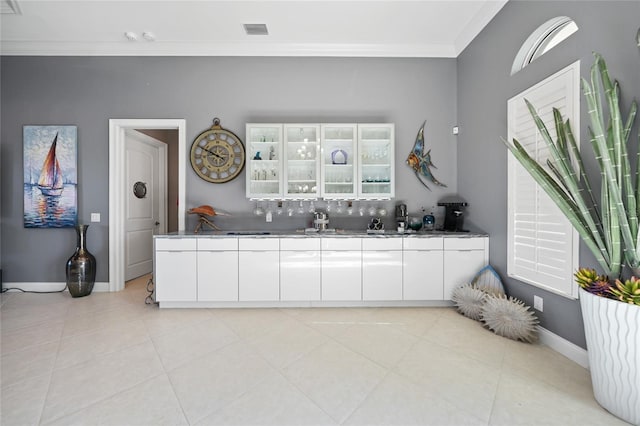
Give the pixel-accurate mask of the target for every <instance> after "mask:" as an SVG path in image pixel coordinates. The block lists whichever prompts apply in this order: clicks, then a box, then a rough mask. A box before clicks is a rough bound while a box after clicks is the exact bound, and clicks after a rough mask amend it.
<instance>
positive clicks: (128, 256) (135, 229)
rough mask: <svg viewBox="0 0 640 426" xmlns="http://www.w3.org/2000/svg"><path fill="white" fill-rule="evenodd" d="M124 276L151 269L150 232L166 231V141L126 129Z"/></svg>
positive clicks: (134, 276) (137, 274)
mask: <svg viewBox="0 0 640 426" xmlns="http://www.w3.org/2000/svg"><path fill="white" fill-rule="evenodd" d="M125 138H126V142H125V144H126V148H125V160H126V178H125V182H126V188H125V191H126V192H125V193H126V197H125V212H126V221H125V256H124V257H125V280H126V281H128V280H131V279H134V278H137V277H139V276H142V275H145V274H148V273H150V272H151V271H152V270H153V235H154V234H157V233H166V211H167V207H166V206H167V200H166V198H167V195H166V172H165V170H166V158H167V157H166V149H167V148H166V144H164V143H162V142H160V141H158V140H156V139H154V138H152V137H150V136H147V135H145V134H142V133H140V132H138V131H136V130H132V129H127V130H126V131H125Z"/></svg>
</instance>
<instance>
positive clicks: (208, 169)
mask: <svg viewBox="0 0 640 426" xmlns="http://www.w3.org/2000/svg"><path fill="white" fill-rule="evenodd" d="M244 160H245V151H244V145H243V144H242V141H240V138H238V137H237V136H236V135H235V134H233V132H230V131H229V130H226V129H223V128H222V127H221V126H220V119H219V118H214V119H213V126H211V128H210V129H208V130H205V131H204V132H202V133H200V134H199V135H198V136H197V137H196V138H195V140H194V141H193V144H192V145H191V167H193V170H194V171H195V172H196V174H197V175H198V176H200V177H201V178H202V179H204V180H206V181H207V182H212V183H224V182H229V181H230V180H232V179H234V178H236V177H237V176H238V175H239V174H240V172H241V171H242V168H243V167H244Z"/></svg>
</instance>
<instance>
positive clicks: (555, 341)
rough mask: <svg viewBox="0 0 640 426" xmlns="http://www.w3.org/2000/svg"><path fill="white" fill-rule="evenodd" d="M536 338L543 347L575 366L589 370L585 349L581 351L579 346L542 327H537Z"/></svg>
mask: <svg viewBox="0 0 640 426" xmlns="http://www.w3.org/2000/svg"><path fill="white" fill-rule="evenodd" d="M538 336H539V337H540V343H542V344H543V345H547V346H549V347H550V348H551V349H553V350H554V351H556V352H558V353H560V354H562V355H564V356H566V357H567V358H569V359H570V360H571V361H573V362H575V363H576V364H578V365H581V366H582V367H584V368H586V369H589V356H588V354H587V351H586V349H582V348H581V347H580V346H578V345H576V344H573V343H571V342H570V341H568V340H566V339H564V338H562V337H560V336H558V335H557V334H555V333H552V332H551V331H549V330H547V329H546V328H544V327H540V326H538Z"/></svg>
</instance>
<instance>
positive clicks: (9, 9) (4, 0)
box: [0, 0, 22, 15]
mask: <svg viewBox="0 0 640 426" xmlns="http://www.w3.org/2000/svg"><path fill="white" fill-rule="evenodd" d="M0 13H1V14H3V15H5V14H6V15H20V14H21V13H22V12H21V11H20V6H18V0H0Z"/></svg>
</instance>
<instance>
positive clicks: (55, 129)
mask: <svg viewBox="0 0 640 426" xmlns="http://www.w3.org/2000/svg"><path fill="white" fill-rule="evenodd" d="M77 135H78V130H77V127H76V126H24V127H23V143H24V150H23V151H24V168H23V170H24V227H25V228H68V227H73V226H75V225H76V222H77V220H78V203H77V187H78V172H77Z"/></svg>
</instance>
